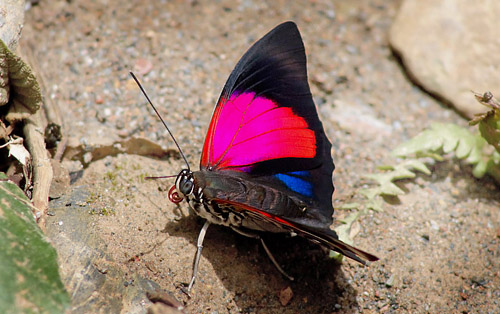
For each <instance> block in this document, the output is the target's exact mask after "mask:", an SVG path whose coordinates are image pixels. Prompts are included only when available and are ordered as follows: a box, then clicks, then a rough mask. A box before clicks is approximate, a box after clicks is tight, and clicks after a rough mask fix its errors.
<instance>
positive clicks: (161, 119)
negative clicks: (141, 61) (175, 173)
mask: <svg viewBox="0 0 500 314" xmlns="http://www.w3.org/2000/svg"><path fill="white" fill-rule="evenodd" d="M130 75H132V78H133V79H134V81H135V82H136V83H137V85H138V86H139V88H140V89H141V91H142V93H143V94H144V96H145V97H146V99H147V100H148V102H149V104H150V105H151V107H153V110H154V111H155V113H156V115H157V116H158V118H160V121H161V122H162V123H163V125H164V126H165V128H166V129H167V131H168V134H170V136H171V137H172V139H173V140H174V143H175V146H177V149H178V150H179V153H180V154H181V156H182V159H184V162H185V163H186V165H187V168H188V170H189V171H191V167H189V163H188V161H187V159H186V156H185V155H184V153H183V152H182V149H181V147H180V146H179V143H177V140H176V139H175V137H174V135H173V134H172V132H170V129H169V128H168V126H167V124H166V123H165V121H163V118H162V117H161V116H160V113H159V112H158V110H156V107H155V106H154V105H153V102H152V101H151V100H150V99H149V97H148V94H146V91H145V90H144V88H142V85H141V83H139V80H138V79H137V77H135V75H134V73H132V72H130Z"/></svg>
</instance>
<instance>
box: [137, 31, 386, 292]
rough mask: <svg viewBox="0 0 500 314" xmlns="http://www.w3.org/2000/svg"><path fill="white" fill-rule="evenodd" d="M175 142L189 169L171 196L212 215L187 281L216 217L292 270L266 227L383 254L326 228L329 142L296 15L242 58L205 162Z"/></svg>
mask: <svg viewBox="0 0 500 314" xmlns="http://www.w3.org/2000/svg"><path fill="white" fill-rule="evenodd" d="M134 78H135V77H134ZM141 89H142V88H141ZM146 97H147V96H146ZM148 100H149V99H148ZM153 108H154V106H153ZM155 111H156V109H155ZM160 119H161V117H160ZM162 122H163V120H162ZM165 126H166V124H165ZM166 127H167V126H166ZM167 129H168V127H167ZM169 133H170V131H169ZM170 134H171V133H170ZM172 138H173V139H174V141H175V138H174V137H173V136H172ZM176 145H177V147H178V148H179V151H180V152H181V155H182V157H183V158H184V161H185V162H186V164H187V169H183V170H181V171H180V173H179V174H178V175H177V177H176V181H175V185H174V186H172V188H171V189H170V191H169V199H170V200H171V201H172V202H174V203H179V202H180V201H182V200H183V199H185V200H186V201H187V202H188V203H189V205H190V207H191V208H192V210H193V211H194V212H195V213H196V214H197V215H198V216H201V217H202V218H204V219H205V220H206V222H205V224H204V226H203V227H202V229H201V232H200V234H199V236H198V250H197V253H196V256H195V261H194V264H193V265H194V266H193V276H192V278H191V282H190V284H189V286H188V289H187V290H188V291H190V290H191V288H192V287H193V284H194V281H195V278H196V273H197V269H198V264H199V259H200V256H201V251H202V247H203V239H204V237H205V233H206V230H207V228H208V226H209V225H210V224H218V225H224V226H227V227H229V228H231V229H233V230H234V231H236V232H238V233H240V234H243V235H245V236H249V237H253V238H256V239H259V240H260V241H261V242H262V245H263V247H264V249H265V251H266V252H267V253H268V255H269V257H270V259H271V261H272V262H273V263H274V265H275V266H276V267H277V269H278V270H279V271H280V272H281V273H282V274H284V275H285V276H287V277H289V278H290V279H292V278H291V277H290V276H288V275H287V274H286V273H285V272H284V271H283V270H282V269H281V267H280V266H279V264H278V263H277V262H276V260H275V259H274V257H273V256H272V254H271V252H270V251H269V249H268V247H267V245H266V244H265V242H264V240H263V239H262V236H261V235H262V233H263V232H273V233H289V234H291V235H299V236H302V237H305V238H307V239H309V240H311V241H313V242H316V243H319V244H320V245H322V246H324V247H326V248H328V249H331V250H334V251H336V252H339V253H341V254H343V255H345V256H347V257H349V258H352V259H354V260H356V261H358V262H360V263H362V264H366V261H376V260H378V258H377V257H376V256H374V255H372V254H370V253H367V252H365V251H363V250H360V249H358V248H355V247H353V246H351V245H348V244H346V243H344V242H342V241H341V240H339V239H338V236H337V234H336V233H335V232H334V231H333V230H331V229H330V228H329V227H330V225H331V224H332V222H333V218H332V215H333V207H332V194H333V191H334V186H333V183H332V173H333V170H334V164H333V160H332V157H331V155H330V150H331V143H330V141H329V140H328V138H327V136H326V134H325V131H324V129H323V125H322V123H321V121H320V119H319V117H318V113H317V111H316V106H315V104H314V101H313V98H312V95H311V92H310V89H309V84H308V80H307V69H306V55H305V49H304V44H303V42H302V38H301V35H300V33H299V30H298V28H297V26H296V24H295V23H293V22H285V23H283V24H280V25H278V26H276V27H275V28H274V29H273V30H271V31H270V32H269V33H268V34H266V35H265V36H264V37H262V38H261V39H260V40H258V41H257V42H256V43H255V44H254V45H253V46H252V47H251V48H250V49H249V50H248V51H247V52H246V53H245V54H244V55H243V57H242V58H241V59H240V61H239V62H238V63H237V65H236V67H235V68H234V70H233V71H232V73H231V74H230V76H229V78H228V80H227V82H226V84H225V86H224V88H223V90H222V93H221V95H220V97H219V100H218V101H217V104H216V106H215V109H214V112H213V116H212V120H211V122H210V125H209V127H208V132H207V136H206V139H205V143H204V145H203V151H202V154H201V160H200V170H199V171H193V170H191V168H190V166H189V163H188V162H187V160H186V158H185V156H184V154H183V153H182V150H181V149H180V147H179V145H178V144H177V142H176Z"/></svg>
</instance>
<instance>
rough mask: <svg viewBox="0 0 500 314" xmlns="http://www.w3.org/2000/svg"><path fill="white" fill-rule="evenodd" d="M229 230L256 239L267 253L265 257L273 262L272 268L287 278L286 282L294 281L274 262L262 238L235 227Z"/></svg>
mask: <svg viewBox="0 0 500 314" xmlns="http://www.w3.org/2000/svg"><path fill="white" fill-rule="evenodd" d="M231 229H233V230H234V231H235V232H237V233H239V234H241V235H243V236H245V237H249V238H254V239H258V240H260V243H262V246H263V247H264V251H266V253H267V256H268V257H269V259H270V260H271V262H273V264H274V267H276V269H277V270H278V271H279V272H280V273H281V274H282V275H283V276H285V277H286V278H288V280H290V281H294V280H295V279H294V278H293V277H292V276H290V275H288V274H287V273H286V272H285V271H284V270H283V268H281V266H280V265H279V264H278V262H277V261H276V259H275V258H274V256H273V254H272V253H271V250H269V248H268V247H267V245H266V242H264V239H262V237H261V236H260V235H258V234H256V233H250V232H245V231H243V230H241V229H238V228H235V227H231Z"/></svg>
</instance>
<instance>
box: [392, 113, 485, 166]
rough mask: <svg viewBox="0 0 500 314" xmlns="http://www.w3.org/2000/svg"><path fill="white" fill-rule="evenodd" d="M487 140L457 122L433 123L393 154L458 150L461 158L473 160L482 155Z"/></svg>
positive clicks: (406, 155) (407, 155)
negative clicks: (456, 123)
mask: <svg viewBox="0 0 500 314" xmlns="http://www.w3.org/2000/svg"><path fill="white" fill-rule="evenodd" d="M484 144H485V141H484V139H483V138H481V137H480V136H477V135H474V134H472V133H471V132H470V131H469V130H468V129H466V128H463V127H460V126H458V125H455V124H451V123H448V124H444V123H433V124H432V125H431V127H430V129H427V130H425V131H423V132H422V133H420V134H418V135H417V136H415V137H414V138H412V139H411V140H409V141H408V142H405V143H403V144H401V145H399V146H398V147H397V148H396V149H395V150H394V151H393V154H394V155H396V156H398V157H409V156H414V155H417V154H418V153H436V152H438V151H439V150H442V151H443V152H444V153H450V152H453V151H456V154H457V157H458V158H460V159H463V158H466V157H471V158H472V159H471V162H473V161H478V160H477V158H478V156H482V152H481V150H482V148H483V146H484Z"/></svg>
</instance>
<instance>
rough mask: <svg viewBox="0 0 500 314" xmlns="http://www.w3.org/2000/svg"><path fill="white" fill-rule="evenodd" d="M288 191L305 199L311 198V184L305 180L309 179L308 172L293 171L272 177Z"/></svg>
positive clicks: (309, 174)
mask: <svg viewBox="0 0 500 314" xmlns="http://www.w3.org/2000/svg"><path fill="white" fill-rule="evenodd" d="M274 176H275V177H276V178H277V179H278V180H280V181H281V182H283V183H284V184H285V185H286V186H287V187H288V188H289V189H290V190H292V191H294V192H297V193H299V194H302V195H304V196H307V197H313V184H312V182H310V181H309V180H308V179H307V178H309V177H311V173H310V172H309V171H293V172H287V173H278V174H275V175H274Z"/></svg>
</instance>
